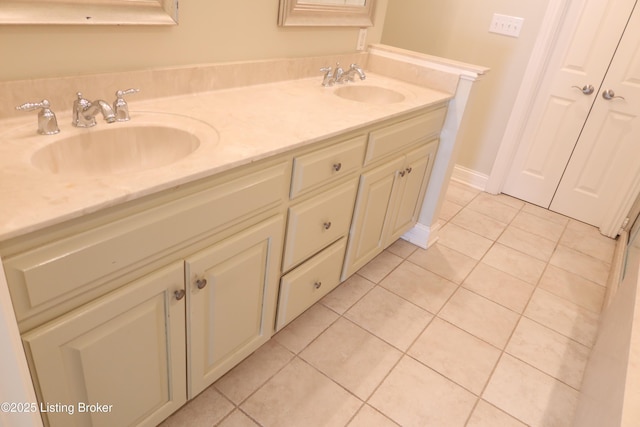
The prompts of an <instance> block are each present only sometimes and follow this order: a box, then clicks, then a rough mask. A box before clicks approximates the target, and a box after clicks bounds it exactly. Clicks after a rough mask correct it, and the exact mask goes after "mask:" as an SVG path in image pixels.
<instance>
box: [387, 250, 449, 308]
mask: <svg viewBox="0 0 640 427" xmlns="http://www.w3.org/2000/svg"><path fill="white" fill-rule="evenodd" d="M380 286H382V287H383V288H385V289H387V290H390V291H391V292H393V293H394V294H396V295H399V296H401V297H403V298H404V299H406V300H408V301H411V302H412V303H414V304H415V305H417V306H419V307H422V308H424V309H425V310H427V311H429V312H431V313H434V314H435V313H437V312H438V311H440V309H441V308H442V306H443V305H444V304H445V303H446V302H447V300H448V299H449V297H451V295H452V294H453V293H454V292H455V291H456V289H457V288H458V285H456V284H455V283H453V282H451V281H449V280H447V279H445V278H443V277H440V276H438V275H437V274H434V273H432V272H430V271H428V270H425V269H424V268H422V267H420V266H418V265H415V264H413V263H411V262H408V261H405V262H403V263H402V264H400V266H398V268H396V269H395V270H394V271H393V272H392V273H391V274H389V275H388V276H387V277H386V278H385V279H384V280H383V281H382V282H380Z"/></svg>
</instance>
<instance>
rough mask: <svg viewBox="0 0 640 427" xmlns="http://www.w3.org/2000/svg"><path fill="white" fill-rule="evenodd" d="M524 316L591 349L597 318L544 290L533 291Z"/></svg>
mask: <svg viewBox="0 0 640 427" xmlns="http://www.w3.org/2000/svg"><path fill="white" fill-rule="evenodd" d="M524 315H525V316H526V317H528V318H530V319H532V320H535V321H536V322H538V323H540V324H542V325H544V326H546V327H548V328H550V329H553V330H554V331H556V332H559V333H561V334H562V335H564V336H566V337H568V338H572V339H574V340H576V341H578V342H579V343H581V344H584V345H586V346H587V347H589V348H591V347H593V344H594V341H595V338H596V333H597V331H598V317H599V316H598V315H597V314H595V313H593V312H591V311H589V310H587V309H584V308H582V307H579V306H577V305H576V304H573V303H571V302H569V301H567V300H565V299H563V298H560V297H558V296H555V295H553V294H552V293H550V292H547V291H545V290H544V289H540V288H538V289H536V290H535V292H534V293H533V296H532V297H531V301H530V302H529V305H528V306H527V309H526V310H525V311H524Z"/></svg>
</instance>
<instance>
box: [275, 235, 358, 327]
mask: <svg viewBox="0 0 640 427" xmlns="http://www.w3.org/2000/svg"><path fill="white" fill-rule="evenodd" d="M345 243H346V238H342V239H340V240H339V241H338V242H336V243H334V244H333V245H331V246H330V247H328V248H327V249H325V250H324V251H322V252H320V253H319V254H318V255H316V256H314V257H313V258H311V259H310V260H309V261H307V262H305V263H304V264H302V265H300V266H299V267H298V268H296V269H295V270H292V271H291V272H290V273H288V274H286V275H285V276H284V277H283V278H282V280H281V282H280V296H279V299H278V318H277V322H276V330H279V329H281V328H282V327H284V326H285V325H286V324H287V323H289V322H290V321H292V320H293V319H295V318H296V317H298V316H299V315H300V314H301V313H302V312H303V311H305V310H306V309H307V308H309V307H311V306H312V305H313V304H314V303H315V302H316V301H318V300H319V299H320V298H322V297H323V296H325V295H326V294H328V293H329V292H330V291H331V290H332V289H334V288H335V287H336V286H338V284H339V283H340V270H341V268H342V261H343V259H344V251H345V246H346V245H345Z"/></svg>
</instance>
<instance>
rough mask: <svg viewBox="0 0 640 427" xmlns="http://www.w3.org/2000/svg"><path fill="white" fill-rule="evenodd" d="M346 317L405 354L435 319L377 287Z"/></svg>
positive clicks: (348, 312)
mask: <svg viewBox="0 0 640 427" xmlns="http://www.w3.org/2000/svg"><path fill="white" fill-rule="evenodd" d="M345 317H346V318H347V319H349V320H351V321H353V322H354V323H356V324H357V325H359V326H360V327H362V328H364V329H366V330H367V331H369V332H371V333H372V334H374V335H375V336H377V337H378V338H380V339H382V340H384V341H386V342H388V343H389V344H391V345H393V346H394V347H396V348H398V349H400V350H401V351H406V349H407V348H409V346H410V345H411V343H412V342H413V341H414V340H415V339H416V338H417V337H418V335H420V333H421V332H422V331H423V330H424V328H425V327H426V326H427V324H428V323H429V322H430V321H431V319H432V318H433V316H432V315H431V314H430V313H428V312H427V311H425V310H423V309H421V308H420V307H418V306H416V305H414V304H412V303H410V302H408V301H406V300H405V299H403V298H400V297H399V296H397V295H395V294H393V293H391V292H389V291H387V290H386V289H383V288H381V287H375V288H374V289H373V290H371V292H369V293H368V294H367V295H365V296H364V298H362V299H361V300H360V301H358V302H357V303H356V305H354V306H353V307H351V309H349V311H347V313H346V314H345Z"/></svg>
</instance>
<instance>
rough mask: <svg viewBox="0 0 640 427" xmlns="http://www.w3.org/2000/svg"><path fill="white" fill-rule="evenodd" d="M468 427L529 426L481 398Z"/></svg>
mask: <svg viewBox="0 0 640 427" xmlns="http://www.w3.org/2000/svg"><path fill="white" fill-rule="evenodd" d="M466 427H527V426H526V425H525V424H523V423H521V422H520V421H518V420H516V419H515V418H513V417H512V416H510V415H508V414H506V413H504V412H502V411H501V410H500V409H498V408H496V407H495V406H493V405H491V404H489V403H487V402H485V401H484V400H480V401H479V402H478V404H477V405H476V408H475V409H474V410H473V414H471V418H469V422H468V423H467V425H466Z"/></svg>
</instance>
